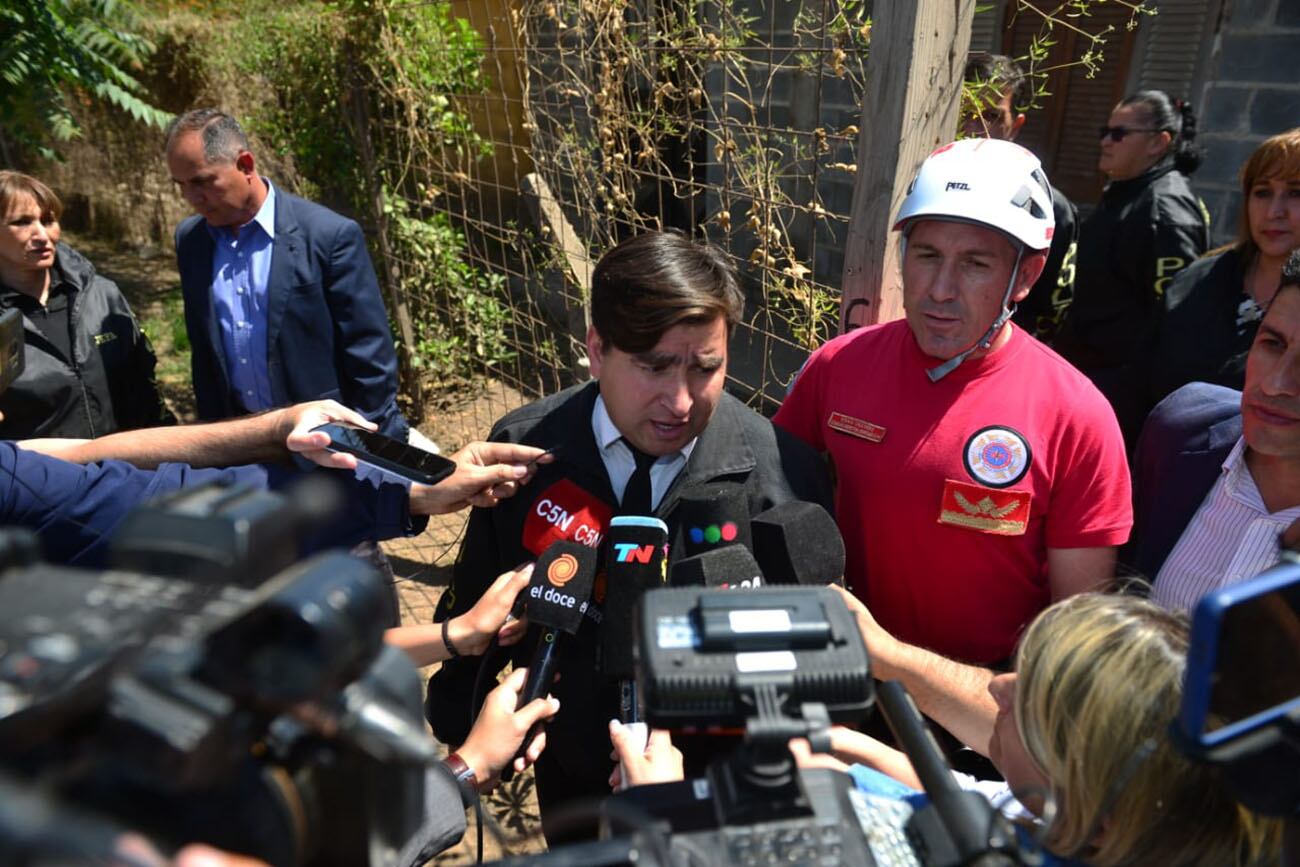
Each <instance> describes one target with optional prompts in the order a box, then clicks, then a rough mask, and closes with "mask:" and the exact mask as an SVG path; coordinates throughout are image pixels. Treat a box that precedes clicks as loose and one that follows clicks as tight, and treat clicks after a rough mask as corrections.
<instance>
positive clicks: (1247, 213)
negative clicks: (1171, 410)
mask: <svg viewBox="0 0 1300 867" xmlns="http://www.w3.org/2000/svg"><path fill="white" fill-rule="evenodd" d="M1240 180H1241V211H1240V216H1239V217H1238V219H1237V240H1236V241H1234V242H1233V243H1232V244H1229V245H1228V246H1226V247H1221V248H1219V249H1218V250H1214V251H1211V252H1210V253H1209V254H1207V255H1206V256H1204V257H1203V258H1201V259H1198V260H1197V261H1196V262H1193V263H1192V264H1191V265H1188V266H1187V268H1186V269H1184V270H1183V271H1181V272H1179V274H1178V275H1177V276H1176V277H1174V279H1173V280H1172V281H1171V282H1170V284H1169V287H1168V289H1166V291H1165V294H1164V319H1163V321H1162V323H1161V325H1160V335H1159V338H1158V340H1157V343H1156V351H1155V356H1154V358H1153V361H1152V365H1151V388H1152V392H1153V397H1154V399H1155V400H1157V401H1158V400H1160V399H1161V398H1163V397H1164V396H1165V395H1167V394H1169V393H1170V392H1172V391H1173V390H1174V389H1176V388H1178V387H1179V386H1181V385H1185V384H1186V383H1189V382H1212V383H1215V384H1217V385H1226V386H1228V387H1230V388H1236V389H1240V388H1241V387H1242V384H1243V382H1244V380H1245V375H1246V374H1245V371H1246V353H1247V351H1248V350H1249V349H1250V344H1251V343H1252V342H1253V341H1254V339H1255V332H1256V331H1257V330H1258V329H1259V321H1260V320H1261V319H1262V318H1263V317H1264V311H1265V310H1266V309H1267V308H1268V305H1269V302H1270V301H1272V300H1273V293H1275V292H1276V291H1277V287H1278V285H1279V284H1280V283H1281V279H1282V265H1283V264H1284V263H1285V262H1286V259H1287V256H1288V255H1289V254H1290V252H1291V251H1292V250H1293V249H1295V248H1296V247H1300V127H1296V128H1295V129H1290V130H1287V131H1286V132H1283V133H1279V134H1278V135H1275V136H1273V137H1272V138H1269V139H1266V140H1265V141H1264V142H1263V143H1262V144H1261V145H1260V146H1259V147H1257V148H1256V149H1255V152H1254V153H1252V154H1251V155H1250V159H1248V160H1246V163H1245V165H1243V166H1242V167H1241V175H1240Z"/></svg>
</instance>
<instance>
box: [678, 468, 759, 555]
mask: <svg viewBox="0 0 1300 867" xmlns="http://www.w3.org/2000/svg"><path fill="white" fill-rule="evenodd" d="M676 518H677V523H678V524H679V525H680V527H681V537H682V538H681V546H682V555H683V556H686V557H694V556H695V555H696V554H703V553H704V552H705V551H712V550H714V549H715V548H721V547H723V546H725V545H744V546H745V547H746V548H750V549H751V550H752V549H753V544H752V541H751V538H750V528H749V498H748V497H747V496H746V495H745V486H744V485H742V484H740V483H739V482H710V483H709V484H706V485H697V486H696V487H693V488H690V489H689V490H686V491H683V492H682V496H681V499H680V500H679V501H678V505H677V511H676Z"/></svg>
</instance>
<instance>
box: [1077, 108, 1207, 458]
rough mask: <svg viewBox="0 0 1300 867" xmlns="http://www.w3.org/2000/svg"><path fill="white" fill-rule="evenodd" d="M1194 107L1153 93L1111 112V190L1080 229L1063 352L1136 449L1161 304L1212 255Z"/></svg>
mask: <svg viewBox="0 0 1300 867" xmlns="http://www.w3.org/2000/svg"><path fill="white" fill-rule="evenodd" d="M1195 136H1196V118H1195V116H1194V115H1193V114H1192V109H1191V107H1190V106H1189V105H1188V104H1187V103H1185V102H1182V101H1181V100H1179V101H1174V100H1171V99H1170V98H1169V96H1168V95H1167V94H1165V93H1163V92H1162V91H1158V90H1144V91H1141V92H1139V93H1136V94H1134V95H1133V96H1130V97H1128V98H1127V99H1125V100H1124V101H1122V102H1121V103H1120V104H1119V105H1117V106H1115V110H1114V111H1112V112H1111V115H1110V120H1109V121H1108V122H1107V125H1106V126H1104V127H1102V129H1101V159H1100V160H1099V161H1098V167H1099V168H1100V169H1101V171H1102V173H1103V174H1105V175H1106V176H1107V177H1108V178H1109V179H1110V182H1109V183H1108V184H1107V186H1106V189H1105V191H1104V192H1103V193H1102V197H1101V201H1100V202H1099V203H1098V205H1097V207H1096V209H1095V210H1094V211H1093V212H1092V214H1091V215H1089V217H1088V218H1087V219H1086V220H1084V221H1083V224H1082V225H1081V226H1080V227H1079V249H1078V259H1077V266H1078V270H1077V272H1076V276H1075V284H1074V301H1073V302H1072V304H1071V306H1070V310H1069V312H1068V313H1067V315H1066V321H1065V323H1064V325H1063V327H1062V333H1061V335H1060V336H1059V337H1058V339H1057V341H1056V349H1057V350H1058V351H1059V352H1060V353H1061V354H1062V355H1064V356H1065V357H1066V358H1067V359H1069V360H1070V361H1071V362H1072V363H1073V364H1074V365H1075V366H1076V367H1078V368H1079V369H1080V370H1082V371H1083V372H1084V373H1085V374H1087V375H1088V377H1089V378H1090V379H1092V381H1093V382H1094V383H1095V384H1096V385H1097V387H1098V388H1099V389H1100V390H1101V392H1102V394H1104V395H1106V397H1107V399H1109V400H1110V402H1111V405H1112V406H1113V407H1114V408H1115V414H1116V416H1118V418H1119V423H1120V427H1121V428H1122V429H1123V431H1124V438H1125V441H1126V442H1127V443H1128V444H1129V446H1130V447H1132V445H1133V443H1134V441H1135V440H1136V438H1137V433H1138V431H1139V430H1140V429H1141V426H1142V421H1143V420H1144V419H1145V418H1146V414H1147V411H1148V410H1149V409H1150V401H1149V392H1148V389H1147V382H1148V376H1147V374H1146V369H1147V365H1148V363H1149V361H1150V357H1151V352H1152V348H1153V343H1154V339H1155V334H1156V329H1157V323H1158V321H1159V318H1160V315H1161V312H1162V303H1161V296H1162V295H1163V293H1164V291H1165V289H1166V287H1167V286H1168V285H1169V282H1170V280H1171V279H1172V278H1173V276H1174V274H1176V273H1178V271H1180V270H1182V269H1183V268H1184V267H1186V266H1187V265H1189V264H1190V263H1191V262H1193V261H1195V260H1196V259H1197V257H1199V256H1200V255H1201V254H1202V253H1204V252H1205V250H1206V248H1207V247H1209V222H1210V221H1209V215H1208V214H1207V213H1206V211H1205V206H1204V205H1203V204H1202V203H1201V200H1200V199H1199V198H1197V197H1196V195H1195V194H1193V193H1192V191H1191V188H1190V187H1189V186H1188V183H1187V176H1188V175H1190V174H1191V173H1192V172H1193V171H1195V169H1196V167H1197V166H1198V165H1199V164H1200V160H1201V158H1200V154H1199V153H1198V152H1197V151H1195V150H1194V149H1193V147H1192V141H1193V139H1194V138H1195Z"/></svg>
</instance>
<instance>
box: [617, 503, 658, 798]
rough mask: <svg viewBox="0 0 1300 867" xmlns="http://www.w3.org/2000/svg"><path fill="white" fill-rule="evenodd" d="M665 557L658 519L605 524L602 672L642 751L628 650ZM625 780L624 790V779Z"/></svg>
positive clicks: (643, 734) (645, 734)
mask: <svg viewBox="0 0 1300 867" xmlns="http://www.w3.org/2000/svg"><path fill="white" fill-rule="evenodd" d="M667 556H668V525H667V524H665V523H664V522H663V521H661V520H659V519H658V518H649V517H642V516H637V515H620V516H619V517H617V518H614V519H613V520H612V521H610V522H609V549H608V555H607V556H606V558H605V602H604V606H603V613H604V617H603V619H602V620H601V624H600V659H601V669H602V670H603V671H604V673H605V675H606V676H608V677H611V678H615V679H617V680H618V682H619V699H618V704H619V707H618V716H619V720H620V721H621V722H623V723H624V724H626V725H627V726H628V728H629V729H630V730H631V734H632V737H633V739H634V741H635V743H636V744H637V746H638V747H639V750H640V751H644V750H645V745H646V742H647V740H648V739H649V737H650V732H649V729H648V728H646V725H645V723H643V722H641V709H640V706H639V702H638V701H637V692H636V662H635V658H634V656H633V650H632V646H633V644H634V638H633V632H634V631H635V622H636V609H637V606H638V605H639V604H640V602H641V596H642V595H643V594H644V593H645V591H647V590H652V589H654V588H656V587H662V586H664V584H665V583H666V581H665V569H666V568H667ZM623 779H624V781H625V782H624V786H626V780H627V774H626V773H624V775H623Z"/></svg>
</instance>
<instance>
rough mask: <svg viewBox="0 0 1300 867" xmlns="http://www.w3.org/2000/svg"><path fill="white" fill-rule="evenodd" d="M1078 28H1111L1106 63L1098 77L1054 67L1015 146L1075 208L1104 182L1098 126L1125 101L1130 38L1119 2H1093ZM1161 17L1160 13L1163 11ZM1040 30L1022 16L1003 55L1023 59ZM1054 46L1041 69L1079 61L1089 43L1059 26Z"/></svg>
mask: <svg viewBox="0 0 1300 867" xmlns="http://www.w3.org/2000/svg"><path fill="white" fill-rule="evenodd" d="M1092 9H1093V12H1092V14H1091V15H1090V16H1088V18H1087V19H1084V21H1083V22H1081V23H1082V25H1083V26H1084V27H1085V28H1086V29H1087V30H1088V31H1089V32H1094V33H1095V32H1099V31H1101V30H1103V29H1104V28H1105V27H1106V26H1107V25H1110V26H1113V27H1114V30H1112V31H1111V33H1110V36H1109V38H1108V40H1107V42H1106V45H1105V46H1104V48H1103V51H1104V54H1105V60H1104V62H1103V63H1102V64H1101V66H1100V68H1099V69H1098V70H1097V74H1096V75H1095V76H1094V77H1092V78H1088V75H1087V71H1086V70H1085V69H1084V68H1083V67H1082V66H1079V65H1071V66H1069V67H1067V68H1065V69H1056V70H1055V71H1053V72H1052V73H1050V74H1049V76H1048V80H1047V89H1048V94H1047V95H1045V96H1043V97H1040V100H1039V101H1040V104H1041V105H1040V107H1039V108H1035V109H1033V110H1031V111H1029V112H1027V114H1028V120H1027V121H1026V122H1025V126H1024V128H1023V129H1022V130H1021V132H1020V138H1019V142H1020V143H1021V144H1023V145H1024V146H1025V147H1027V148H1029V149H1030V150H1032V151H1033V152H1034V153H1036V154H1038V157H1039V159H1041V160H1042V161H1043V165H1044V166H1045V167H1046V169H1047V176H1048V177H1049V178H1051V180H1052V183H1053V184H1055V185H1056V186H1057V187H1059V188H1060V189H1061V191H1062V192H1064V193H1065V194H1066V195H1067V196H1069V197H1070V198H1071V199H1073V200H1074V201H1075V202H1078V203H1079V204H1083V205H1087V204H1091V203H1093V202H1095V201H1096V200H1097V198H1098V196H1100V195H1101V188H1102V181H1103V178H1102V176H1101V175H1100V173H1098V171H1097V157H1098V154H1099V152H1100V147H1099V141H1098V136H1097V128H1098V127H1100V126H1102V125H1103V124H1105V122H1106V119H1107V118H1108V117H1110V110H1111V109H1112V108H1114V106H1115V103H1117V102H1119V100H1120V99H1122V98H1123V97H1124V90H1125V84H1126V81H1127V79H1128V69H1129V61H1130V58H1131V56H1132V53H1133V42H1134V34H1133V31H1130V30H1128V29H1127V25H1128V20H1129V9H1128V7H1127V6H1123V5H1120V4H1097V5H1094V6H1093V7H1092ZM1162 14H1163V13H1162ZM1041 27H1042V19H1041V18H1039V17H1038V16H1037V15H1033V14H1026V13H1021V14H1020V15H1018V16H1016V18H1015V20H1013V21H1010V22H1008V26H1007V29H1006V30H1004V31H1003V43H1002V45H1003V52H1004V53H1006V54H1009V55H1011V56H1012V57H1015V58H1018V59H1021V62H1022V63H1024V62H1025V61H1024V60H1023V58H1024V57H1025V56H1026V55H1027V54H1028V53H1029V46H1030V43H1031V41H1032V40H1033V38H1034V36H1035V35H1037V34H1038V32H1039V30H1040V29H1041ZM1053 38H1054V39H1056V44H1055V45H1053V46H1052V48H1051V52H1050V54H1049V56H1048V59H1047V60H1046V62H1043V63H1041V64H1040V66H1041V67H1054V66H1060V65H1062V64H1065V63H1070V62H1071V61H1077V60H1078V59H1079V57H1081V56H1082V55H1083V53H1084V51H1086V50H1088V48H1089V46H1090V44H1091V43H1090V41H1089V40H1087V39H1085V38H1082V37H1080V36H1078V34H1076V33H1074V32H1073V31H1068V30H1066V29H1065V28H1061V27H1058V28H1057V29H1056V31H1055V33H1054V34H1053Z"/></svg>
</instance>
